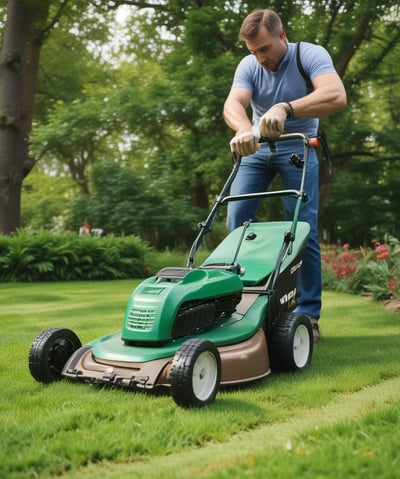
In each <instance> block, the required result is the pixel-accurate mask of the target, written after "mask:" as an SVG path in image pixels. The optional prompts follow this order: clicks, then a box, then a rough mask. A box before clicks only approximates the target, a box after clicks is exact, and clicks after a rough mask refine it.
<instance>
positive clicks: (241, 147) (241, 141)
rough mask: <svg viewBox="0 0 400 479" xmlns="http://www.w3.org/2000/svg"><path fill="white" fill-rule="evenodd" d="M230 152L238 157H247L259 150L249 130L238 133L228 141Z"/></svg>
mask: <svg viewBox="0 0 400 479" xmlns="http://www.w3.org/2000/svg"><path fill="white" fill-rule="evenodd" d="M230 147H231V151H232V152H235V153H237V154H238V155H240V156H249V155H252V154H253V153H255V152H256V151H258V150H259V149H260V145H259V144H258V139H257V138H255V136H254V134H253V132H252V131H251V130H249V131H245V132H244V133H239V134H238V135H236V136H234V137H233V138H232V140H231V141H230Z"/></svg>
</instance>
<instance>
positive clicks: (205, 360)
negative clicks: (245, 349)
mask: <svg viewBox="0 0 400 479" xmlns="http://www.w3.org/2000/svg"><path fill="white" fill-rule="evenodd" d="M169 379H170V384H171V393H172V397H173V399H174V401H175V402H176V404H178V405H179V406H182V407H188V408H190V407H203V406H206V405H208V404H211V403H212V402H213V401H214V399H215V396H216V395H217V392H218V388H219V383H220V379H221V359H220V355H219V351H218V349H217V348H216V346H215V345H214V343H212V342H211V341H208V340H204V339H189V340H187V341H185V342H184V343H183V344H182V346H181V347H180V348H179V349H178V351H177V352H176V354H175V356H174V359H173V361H172V365H171V370H170V377H169Z"/></svg>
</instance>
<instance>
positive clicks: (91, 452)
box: [0, 281, 400, 479]
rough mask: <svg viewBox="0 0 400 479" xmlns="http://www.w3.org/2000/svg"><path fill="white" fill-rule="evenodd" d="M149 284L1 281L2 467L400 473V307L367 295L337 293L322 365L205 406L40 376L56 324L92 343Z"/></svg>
mask: <svg viewBox="0 0 400 479" xmlns="http://www.w3.org/2000/svg"><path fill="white" fill-rule="evenodd" d="M136 284H137V282H135V281H110V282H70V283H55V284H0V300H1V302H0V328H1V335H0V388H1V395H0V478H1V479H3V478H4V479H6V478H7V479H16V478H37V477H40V478H43V479H45V478H50V477H61V478H68V479H72V478H74V479H75V478H82V479H89V478H92V479H94V478H96V479H97V478H100V477H101V478H102V479H111V478H118V479H120V478H122V479H123V478H136V477H138V478H139V477H140V478H146V479H151V478H159V477H162V479H169V478H171V479H172V478H189V477H193V478H227V479H228V478H229V479H233V478H240V479H242V478H244V477H250V478H260V479H261V478H263V479H265V478H267V479H269V478H286V479H288V478H289V479H290V478H299V477H301V478H310V479H311V478H312V479H317V478H332V479H337V478H340V479H347V478H360V479H361V478H362V479H366V478H367V479H368V478H374V479H375V478H379V479H389V478H390V479H395V478H396V479H397V478H399V477H400V472H399V471H400V456H399V453H398V451H399V450H400V434H399V433H398V429H399V425H400V315H399V314H396V313H392V312H389V311H386V310H385V309H384V308H383V306H382V305H381V304H378V303H374V302H372V301H371V300H367V299H365V298H362V297H358V296H350V295H343V294H337V293H331V292H325V293H324V310H323V317H322V320H321V328H322V334H323V338H322V341H321V343H319V344H317V345H316V346H315V349H314V357H313V364H312V366H311V368H310V369H309V370H307V371H306V372H304V373H297V374H272V375H271V376H269V377H267V378H265V379H264V380H261V381H259V382H257V383H255V384H252V385H249V386H247V387H241V388H231V389H229V390H223V391H220V392H219V394H218V396H217V399H216V401H215V403H214V404H213V405H212V406H211V407H208V408H204V409H201V410H185V409H181V408H179V407H177V406H176V405H175V403H174V402H173V400H172V399H171V397H169V396H168V395H154V394H149V393H141V392H124V391H121V390H113V389H108V388H99V387H94V386H88V385H80V384H75V383H67V382H59V383H54V384H50V385H43V384H39V383H37V382H35V381H34V380H33V378H32V377H31V376H30V374H29V369H28V352H29V348H30V345H31V342H32V340H33V339H34V337H35V336H36V335H37V334H38V333H39V332H40V331H41V330H42V329H44V328H47V327H57V326H62V327H68V328H71V329H73V330H74V331H75V332H76V333H77V334H78V335H79V337H80V339H81V341H82V343H86V342H88V341H90V340H92V339H94V338H96V337H98V336H101V335H103V334H107V333H110V332H114V331H117V330H118V329H119V328H120V327H121V324H122V319H123V315H124V310H125V305H126V302H127V300H128V298H129V295H130V293H131V291H132V290H133V288H134V286H135V285H136Z"/></svg>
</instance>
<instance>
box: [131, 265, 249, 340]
mask: <svg viewBox="0 0 400 479" xmlns="http://www.w3.org/2000/svg"><path fill="white" fill-rule="evenodd" d="M242 289H243V283H242V280H241V279H240V277H239V276H238V275H237V274H235V273H233V272H231V271H224V270H220V269H208V270H207V269H189V268H166V269H165V270H161V271H160V272H159V273H158V274H157V275H156V276H153V277H151V278H148V279H147V280H145V281H143V282H142V283H141V284H140V285H139V286H138V287H137V288H136V290H135V291H134V292H133V294H132V296H131V297H130V300H129V302H128V305H127V308H126V312H125V318H124V323H123V328H122V340H123V341H125V343H126V344H128V345H145V344H149V345H150V344H152V345H157V344H162V343H165V342H167V341H170V340H171V339H174V338H178V337H182V336H187V335H191V334H195V333H199V332H202V331H205V330H207V329H209V328H211V327H213V326H215V324H216V323H217V322H218V321H220V320H223V319H226V318H229V317H230V316H231V315H232V314H233V313H234V311H235V310H236V305H237V304H238V303H239V302H240V299H241V292H242Z"/></svg>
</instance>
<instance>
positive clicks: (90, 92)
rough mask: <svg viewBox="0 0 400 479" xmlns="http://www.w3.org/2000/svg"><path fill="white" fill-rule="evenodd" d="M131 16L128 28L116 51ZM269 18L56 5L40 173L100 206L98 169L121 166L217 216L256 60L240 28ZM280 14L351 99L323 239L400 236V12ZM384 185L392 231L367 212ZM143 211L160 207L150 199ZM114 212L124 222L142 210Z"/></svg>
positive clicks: (114, 0)
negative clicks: (119, 17)
mask: <svg viewBox="0 0 400 479" xmlns="http://www.w3.org/2000/svg"><path fill="white" fill-rule="evenodd" d="M22 1H23V0H18V1H17V0H10V1H9V4H18V3H19V2H22ZM25 1H28V0H25ZM30 4H31V3H30ZM31 5H32V4H31ZM61 7H62V8H61ZM120 7H124V8H125V12H127V13H128V16H127V18H126V20H125V22H124V23H123V24H119V26H118V28H119V30H120V31H119V32H118V38H119V43H118V44H116V43H115V41H114V42H113V41H112V39H113V35H115V31H116V28H115V25H116V22H115V14H116V13H118V12H119V11H120ZM259 7H260V4H259V2H258V1H253V0H249V1H247V2H241V1H238V0H214V1H208V0H201V1H200V0H189V1H183V0H168V1H161V0H160V1H157V0H148V1H129V0H109V1H100V0H92V1H90V2H83V1H73V2H72V1H68V0H65V1H63V2H61V1H56V0H54V1H51V2H50V9H49V15H48V19H47V23H46V24H45V27H43V30H42V31H45V32H46V33H47V34H48V33H49V32H50V33H51V34H50V36H49V35H47V36H46V42H45V43H44V44H43V47H42V61H41V64H40V73H39V77H38V78H39V81H38V88H37V95H36V113H35V123H34V128H33V134H32V136H31V154H34V156H35V158H36V160H38V162H37V165H36V167H37V168H39V169H42V170H44V171H46V170H49V169H51V170H52V171H56V172H57V174H59V175H65V174H66V172H67V173H68V174H70V175H71V177H72V178H74V180H75V181H76V182H77V184H78V185H79V188H80V190H81V191H82V192H85V193H86V194H88V193H93V192H91V191H90V184H91V181H89V177H90V175H91V174H92V169H93V171H94V167H95V165H96V163H97V162H104V161H117V162H118V163H119V165H120V166H121V167H122V168H129V170H130V171H134V172H135V175H136V179H137V178H139V177H140V178H144V181H145V183H146V185H153V186H154V187H153V191H154V188H160V189H162V186H161V185H160V183H159V179H160V178H161V177H162V178H163V180H164V182H165V184H168V186H169V188H168V194H169V196H170V199H171V201H172V202H173V201H181V200H182V198H184V199H185V202H186V201H187V200H190V201H191V204H192V205H196V206H199V207H208V205H209V201H210V199H212V197H213V196H214V195H215V194H217V193H218V191H219V188H220V187H221V185H222V182H223V180H224V178H225V177H226V175H227V174H228V172H229V169H230V166H231V165H230V159H229V156H230V155H229V146H228V143H229V139H230V135H231V132H229V130H228V129H227V127H226V126H225V124H224V122H223V119H222V116H221V112H222V106H223V102H224V100H225V97H226V95H227V93H228V91H229V88H230V85H231V81H232V76H233V73H234V69H235V67H236V64H237V63H238V61H239V60H240V58H241V57H242V56H243V55H245V54H246V51H245V47H244V45H243V44H242V43H240V42H239V41H238V38H237V35H238V31H239V27H240V24H241V21H242V20H243V18H244V16H245V15H246V14H247V13H249V11H251V10H253V9H255V8H259ZM268 7H269V8H272V9H275V10H276V11H277V12H278V13H279V14H280V15H281V17H282V20H283V22H284V24H285V26H286V30H287V34H288V37H289V39H290V41H298V40H301V41H311V42H316V43H319V44H322V45H323V46H325V47H326V48H327V49H328V51H329V52H330V53H331V54H332V57H333V59H334V62H335V65H336V67H337V69H338V72H339V73H340V74H341V75H342V77H343V80H344V83H345V86H346V90H347V93H348V99H349V106H348V108H347V110H346V111H345V112H343V113H340V114H337V115H333V116H331V117H327V118H325V119H323V121H322V124H323V128H324V130H325V131H326V132H327V135H328V139H329V143H330V148H331V152H332V157H333V161H334V166H335V171H336V180H335V181H334V182H333V183H332V184H329V185H324V186H323V187H322V189H323V196H324V197H328V201H327V202H326V203H325V204H324V206H323V208H322V210H321V218H320V223H321V229H323V230H324V231H325V233H326V235H327V237H329V238H330V239H331V240H332V241H336V240H343V241H346V240H347V239H348V238H351V239H353V240H354V241H357V242H362V241H366V240H367V239H368V238H370V237H371V235H373V233H374V231H376V228H378V229H379V230H381V229H382V230H384V229H385V228H386V229H392V228H393V227H394V228H395V229H398V227H396V225H394V226H393V221H392V219H391V220H389V218H393V217H394V212H393V208H395V205H394V201H395V195H392V191H391V188H393V187H395V186H396V183H393V181H388V179H389V178H391V170H392V169H393V168H395V164H396V163H397V164H398V162H399V160H400V155H399V153H398V151H399V148H398V147H399V141H400V140H399V138H400V136H399V131H398V129H399V126H398V125H399V121H398V120H399V118H398V116H399V110H398V108H396V104H398V100H400V99H399V98H398V97H399V92H398V89H396V81H394V79H396V78H397V79H398V78H399V75H400V71H399V66H398V62H396V59H397V58H398V55H399V53H400V52H399V50H400V27H399V19H400V11H399V8H400V7H399V5H398V2H396V1H393V0H388V1H385V2H378V1H377V0H364V1H361V0H341V1H337V0H319V1H316V0H315V1H314V0H307V1H287V0H271V2H269V4H268ZM66 65H68V68H66V67H65V66H66ZM1 89H4V84H3V83H2V82H1V77H0V90H1ZM0 107H1V105H0ZM3 162H4V159H3ZM129 174H130V173H127V175H128V176H129ZM121 181H122V179H121ZM92 183H93V182H92ZM344 184H346V185H348V187H347V190H346V192H345V191H344V190H343V188H342V185H344ZM93 185H94V183H93ZM371 185H379V188H380V190H379V191H377V193H379V194H378V196H377V198H382V201H383V200H384V201H383V202H382V204H381V208H383V207H384V208H385V212H386V210H388V211H387V214H384V215H382V214H381V215H380V218H378V219H379V220H380V221H379V222H376V221H374V222H371V221H369V220H371V217H369V218H367V217H366V216H365V215H364V214H363V213H362V209H363V203H362V201H368V200H369V198H370V196H372V195H375V192H374V193H373V188H372V187H371ZM92 187H93V186H92ZM377 188H378V186H377ZM354 192H357V194H356V195H354ZM351 195H352V199H351V200H350V196H351ZM361 198H363V200H361ZM135 199H136V204H137V202H138V200H139V199H140V201H149V198H148V197H146V196H140V194H139V192H137V193H136V194H135ZM159 205H160V202H158V205H157V204H155V205H153V210H154V211H155V210H156V209H157V207H159ZM3 207H4V206H3ZM1 208H2V206H1V204H0V209H1ZM141 208H142V209H144V210H146V208H145V206H144V205H141ZM348 208H351V216H352V217H353V218H354V222H355V223H357V225H359V226H358V229H357V234H354V228H353V229H352V227H351V224H350V223H351V222H349V221H348V218H349V211H348ZM113 209H114V211H115V212H117V211H118V214H119V215H121V214H123V213H121V210H122V211H127V210H128V208H118V206H117V205H114V208H113ZM154 211H153V214H154ZM115 214H117V213H115ZM384 218H387V222H386V220H385V221H383V219H384ZM353 224H354V223H353ZM377 225H379V227H378V226H377ZM0 229H1V224H0ZM393 233H394V234H396V233H397V235H398V231H394V232H393Z"/></svg>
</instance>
